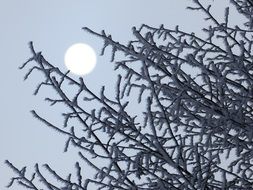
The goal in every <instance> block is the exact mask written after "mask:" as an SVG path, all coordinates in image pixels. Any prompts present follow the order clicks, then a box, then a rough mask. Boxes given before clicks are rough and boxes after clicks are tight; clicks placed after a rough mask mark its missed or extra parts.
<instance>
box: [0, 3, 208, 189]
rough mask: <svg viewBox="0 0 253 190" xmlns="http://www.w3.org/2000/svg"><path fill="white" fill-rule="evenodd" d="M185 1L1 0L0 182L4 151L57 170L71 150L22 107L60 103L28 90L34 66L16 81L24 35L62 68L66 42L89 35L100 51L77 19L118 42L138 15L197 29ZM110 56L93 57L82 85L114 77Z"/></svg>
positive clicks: (0, 182) (69, 160)
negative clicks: (94, 63)
mask: <svg viewBox="0 0 253 190" xmlns="http://www.w3.org/2000/svg"><path fill="white" fill-rule="evenodd" d="M187 3H188V4H190V3H191V1H188V0H180V1H179V0H157V1H151V0H149V1H148V0H125V1H119V0H104V1H101V0H92V1H88V0H74V1H73V0H6V1H4V0H1V1H0V23H1V35H0V50H1V51H0V52H1V54H0V55H1V64H0V65H1V68H0V70H1V74H0V82H1V86H2V87H1V93H0V103H1V104H0V106H1V107H0V189H1V190H4V189H5V187H4V186H6V185H7V183H8V181H9V179H10V177H12V176H13V175H14V174H13V172H12V171H11V170H10V169H9V168H7V167H6V166H5V165H4V163H3V162H4V160H6V159H8V160H10V161H11V162H12V163H14V164H15V165H16V166H17V167H19V168H21V167H22V166H25V165H27V166H29V169H31V171H32V170H33V166H34V164H35V163H36V162H38V163H39V164H43V163H50V164H51V165H52V166H54V168H56V169H57V168H58V169H59V170H63V171H64V170H68V168H70V167H72V166H73V164H74V163H75V155H72V154H71V153H65V154H63V147H64V142H65V140H66V137H64V136H62V135H60V134H58V133H55V131H52V130H50V129H49V128H47V127H45V126H44V125H43V124H41V123H40V122H39V121H37V120H35V119H34V118H33V117H32V115H31V114H30V112H29V111H30V110H32V109H35V110H37V111H38V113H40V114H41V115H42V116H45V117H46V118H47V116H49V118H50V119H53V118H54V113H55V114H56V112H57V111H58V112H60V111H61V110H60V108H59V110H57V109H53V111H52V110H50V109H51V108H50V107H48V106H47V105H46V103H45V102H44V101H43V99H44V97H45V94H46V93H47V92H46V91H42V94H41V95H39V96H33V95H32V94H33V91H34V89H35V86H36V85H37V84H38V82H39V81H40V79H41V76H39V75H38V76H37V75H36V73H34V74H32V75H31V78H30V80H28V81H27V82H23V76H24V74H25V71H23V70H22V71H20V70H18V66H20V65H21V64H22V63H23V62H25V61H26V60H27V59H28V58H29V57H30V55H31V54H30V51H29V49H28V42H29V41H33V42H34V46H35V48H36V50H37V51H42V53H43V55H44V57H45V58H46V59H47V60H48V61H50V62H51V64H53V65H55V66H57V67H59V68H61V69H62V70H63V71H66V68H65V66H64V63H63V58H64V53H65V51H66V49H67V48H68V47H69V46H70V45H72V44H74V43H77V42H84V43H88V44H90V45H91V46H92V47H93V48H94V49H95V50H96V53H97V55H98V54H99V53H100V49H101V47H102V44H103V43H102V40H101V39H97V38H95V37H94V36H91V35H90V34H88V33H85V32H83V31H82V30H81V28H82V27H84V26H86V27H89V28H91V29H92V30H94V31H98V32H100V31H101V30H102V29H104V30H105V31H106V32H107V33H111V34H112V36H113V38H114V39H115V40H117V41H120V42H123V43H126V42H127V41H128V40H130V39H131V38H132V33H131V28H132V27H133V26H136V27H139V26H140V25H141V24H142V23H145V24H148V25H151V26H155V27H158V26H160V25H161V24H164V26H165V27H167V28H174V27H175V25H180V26H181V28H183V29H185V30H186V31H188V32H190V31H200V29H201V28H202V27H203V25H204V21H203V20H202V16H201V13H195V12H191V11H188V10H186V9H185V8H186V6H187ZM109 56H110V54H109V53H108V56H104V57H98V59H97V61H98V62H97V67H96V68H95V69H94V71H93V72H92V73H91V74H89V75H87V76H85V77H84V80H85V82H86V84H87V85H88V86H89V87H91V88H93V89H95V90H96V89H97V90H98V89H99V88H100V86H101V85H112V84H113V83H112V81H114V78H113V75H112V72H113V65H112V63H110V62H109ZM69 90H71V88H70V89H69ZM49 113H50V114H49ZM56 122H57V121H56ZM59 123H60V121H59ZM16 188H17V187H16ZM13 189H15V188H13ZM18 189H20V188H18Z"/></svg>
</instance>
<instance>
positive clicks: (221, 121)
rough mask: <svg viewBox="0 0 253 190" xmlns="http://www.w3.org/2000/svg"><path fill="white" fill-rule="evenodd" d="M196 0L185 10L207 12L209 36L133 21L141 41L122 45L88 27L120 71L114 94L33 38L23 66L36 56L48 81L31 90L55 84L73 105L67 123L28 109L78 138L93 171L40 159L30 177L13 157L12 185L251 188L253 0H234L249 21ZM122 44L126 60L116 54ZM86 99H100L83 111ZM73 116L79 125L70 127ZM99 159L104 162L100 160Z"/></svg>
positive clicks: (35, 67) (34, 62)
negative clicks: (218, 14) (66, 171)
mask: <svg viewBox="0 0 253 190" xmlns="http://www.w3.org/2000/svg"><path fill="white" fill-rule="evenodd" d="M193 2H194V5H193V6H192V7H188V9H190V10H199V11H202V12H203V13H204V15H205V20H207V21H209V22H210V26H209V27H207V28H204V29H203V32H204V33H205V35H206V37H205V38H204V37H199V36H197V35H195V34H194V33H188V32H185V31H182V30H180V28H179V27H178V26H177V27H176V28H175V29H166V28H164V26H163V25H161V26H160V27H159V28H155V27H151V26H148V25H145V24H143V25H142V26H141V27H140V28H138V29H137V28H135V27H133V36H134V40H132V41H130V42H129V43H128V44H127V45H124V44H121V43H119V42H116V41H114V40H113V39H112V37H111V36H110V35H108V34H106V33H105V32H104V31H102V32H101V33H97V32H94V31H93V30H91V29H89V28H86V27H84V28H83V30H85V31H86V32H88V33H90V34H92V35H95V36H96V37H98V38H101V39H102V40H103V41H104V46H103V49H102V53H101V55H103V54H104V52H105V49H106V48H107V47H111V48H112V57H111V61H112V62H113V63H114V64H115V72H116V71H120V74H119V75H118V79H117V81H116V90H115V98H109V97H108V96H106V95H105V92H106V88H105V87H102V89H101V91H100V92H99V93H97V92H92V91H91V90H90V89H89V88H88V87H87V86H86V84H85V83H84V81H83V79H82V78H79V80H76V79H74V78H71V77H70V76H69V72H66V73H63V72H62V71H60V70H59V69H58V68H57V67H55V66H54V65H52V64H50V63H49V62H48V61H47V60H46V59H45V58H44V57H43V55H42V53H41V52H37V51H36V50H35V49H34V46H33V43H32V42H30V43H29V47H30V50H31V53H32V57H31V58H30V59H29V60H28V61H27V62H25V63H24V64H23V65H22V66H21V67H20V69H24V68H27V67H29V65H30V69H29V70H28V73H27V74H26V75H25V79H27V78H28V77H30V75H31V73H32V72H40V73H43V74H44V77H45V80H44V81H41V82H40V83H39V85H38V86H37V88H36V89H35V92H34V94H35V95H36V94H38V93H39V90H40V89H41V88H48V87H51V88H53V90H54V91H55V92H56V93H57V94H58V98H57V99H55V98H51V97H47V98H46V99H45V100H46V101H48V102H49V103H50V104H51V105H55V104H65V106H66V110H65V112H64V113H63V115H62V116H63V126H56V125H54V123H53V121H49V120H47V119H45V118H44V117H42V116H40V115H39V114H37V112H36V111H35V110H32V111H31V113H32V115H33V116H34V117H35V118H36V119H38V120H39V121H41V122H43V123H44V124H45V125H47V126H48V127H50V128H52V129H55V130H56V131H57V132H59V133H61V134H64V135H66V136H67V141H66V144H65V149H64V151H68V148H69V146H74V147H76V148H77V149H78V150H79V152H78V155H79V157H80V159H81V160H82V161H83V162H85V163H88V164H89V166H91V167H92V168H93V169H94V170H95V171H96V175H95V176H94V177H91V178H89V179H85V178H84V177H83V173H84V172H85V171H84V170H85V169H84V168H83V167H82V164H81V163H80V162H76V164H75V166H76V167H75V168H76V171H75V173H74V174H70V175H69V176H68V177H67V178H63V177H61V176H60V175H59V174H57V172H56V171H54V170H53V167H51V166H49V165H48V164H45V165H43V166H41V167H39V166H38V165H36V166H35V171H34V174H33V175H32V177H27V175H26V168H22V169H21V170H19V169H18V168H16V167H15V166H14V165H13V164H12V163H11V162H10V161H6V164H8V166H9V167H10V168H11V169H12V170H13V171H14V172H15V173H16V174H17V177H13V178H12V180H11V182H10V184H9V185H8V187H10V186H12V184H13V183H14V182H18V183H19V184H20V185H21V186H23V187H26V188H27V189H41V186H43V188H44V189H52V190H58V189H59V190H60V189H61V190H63V189H65V190H71V189H75V190H85V189H89V187H90V185H91V184H94V185H96V187H97V189H125V190H129V189H132V190H137V189H149V190H150V189H151V190H152V189H153V190H158V189H164V190H165V189H166V190H167V189H180V190H181V189H187V190H188V189H195V190H199V189H203V190H211V189H253V177H252V176H253V156H252V155H253V147H252V146H253V142H252V137H253V108H252V107H253V64H252V63H253V56H252V55H253V54H252V44H253V43H252V33H253V29H252V26H253V6H252V5H253V3H252V1H251V0H231V5H233V6H234V7H235V8H236V9H237V11H238V12H239V13H240V14H241V15H242V16H243V17H245V18H246V20H247V21H246V22H245V23H240V24H241V25H240V26H231V25H230V22H229V19H231V18H232V17H231V16H230V11H229V10H230V8H226V9H225V10H224V14H225V16H224V19H223V21H219V20H221V19H217V18H215V16H214V14H213V13H212V11H211V8H212V6H211V5H209V6H206V5H204V4H202V3H201V1H199V0H194V1H193ZM215 3H218V1H215ZM202 36H203V35H202ZM117 53H120V54H122V55H124V59H121V60H117V59H116V57H115V55H116V54H117ZM189 68H190V69H189ZM66 85H67V86H68V85H69V86H70V87H71V88H73V90H76V93H75V95H74V96H71V95H69V93H68V92H67V91H66V89H64V86H66ZM137 92H138V94H136V93H137ZM135 99H136V100H137V102H138V103H139V105H140V107H142V108H143V110H141V111H140V114H137V115H136V114H134V113H132V112H130V111H129V105H131V103H132V102H131V101H133V100H135ZM85 102H92V103H93V104H94V105H96V106H95V107H94V109H93V110H86V109H85V107H84V106H82V105H83V103H85ZM70 120H71V121H73V120H75V121H78V122H79V124H78V125H76V126H72V125H70V124H69V121H70ZM80 123H81V125H80ZM80 129H81V130H80ZM77 131H78V132H77ZM79 131H82V133H80V132H79ZM101 137H103V138H101ZM87 155H89V156H92V158H93V159H88V157H87ZM98 160H104V162H105V163H106V165H105V166H104V167H99V166H97V164H96V163H97V161H98ZM41 170H43V171H44V170H45V171H47V172H48V173H50V174H51V176H53V177H49V176H46V175H44V174H42V172H41Z"/></svg>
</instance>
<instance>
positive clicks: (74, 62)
mask: <svg viewBox="0 0 253 190" xmlns="http://www.w3.org/2000/svg"><path fill="white" fill-rule="evenodd" d="M96 61H97V60H96V53H95V51H94V50H93V49H92V47H91V46H89V45H87V44H84V43H76V44H73V45H72V46H70V47H69V48H68V49H67V51H66V53H65V57H64V62H65V65H66V67H67V69H68V70H70V72H71V73H73V74H76V75H80V76H82V75H86V74H89V73H90V72H91V71H92V70H93V69H94V68H95V66H96Z"/></svg>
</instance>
